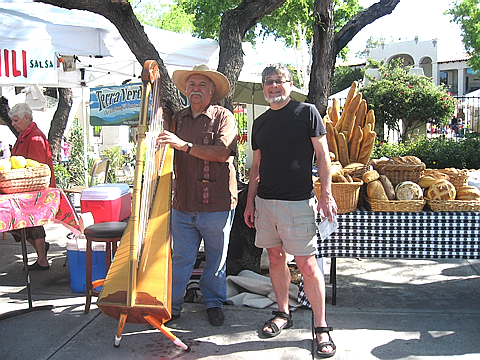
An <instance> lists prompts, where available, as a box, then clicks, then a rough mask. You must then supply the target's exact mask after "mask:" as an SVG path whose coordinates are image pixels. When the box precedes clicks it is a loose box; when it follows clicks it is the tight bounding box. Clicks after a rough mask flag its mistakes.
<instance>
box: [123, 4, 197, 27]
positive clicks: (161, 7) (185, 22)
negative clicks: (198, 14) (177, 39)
mask: <svg viewBox="0 0 480 360" xmlns="http://www.w3.org/2000/svg"><path fill="white" fill-rule="evenodd" d="M130 2H131V1H130ZM140 4H141V3H140ZM135 14H136V15H137V17H138V19H139V20H140V21H141V22H142V23H144V24H147V25H151V26H155V27H157V28H160V29H164V30H169V31H173V32H176V33H191V32H193V21H194V20H195V16H194V15H193V14H186V13H185V10H184V9H183V8H182V7H180V6H176V5H174V4H172V2H171V1H165V0H163V1H158V2H148V3H145V4H142V5H141V6H136V7H135Z"/></svg>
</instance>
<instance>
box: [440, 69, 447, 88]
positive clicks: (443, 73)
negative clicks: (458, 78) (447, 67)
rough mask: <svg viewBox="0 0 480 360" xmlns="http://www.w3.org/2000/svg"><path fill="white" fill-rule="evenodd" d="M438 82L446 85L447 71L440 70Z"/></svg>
mask: <svg viewBox="0 0 480 360" xmlns="http://www.w3.org/2000/svg"><path fill="white" fill-rule="evenodd" d="M440 84H444V85H448V72H446V71H440Z"/></svg>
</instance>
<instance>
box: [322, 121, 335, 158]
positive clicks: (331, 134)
mask: <svg viewBox="0 0 480 360" xmlns="http://www.w3.org/2000/svg"><path fill="white" fill-rule="evenodd" d="M325 128H326V130H327V144H328V151H330V152H332V153H334V154H335V159H336V160H338V147H337V140H336V139H335V129H334V126H333V122H331V121H327V123H326V124H325Z"/></svg>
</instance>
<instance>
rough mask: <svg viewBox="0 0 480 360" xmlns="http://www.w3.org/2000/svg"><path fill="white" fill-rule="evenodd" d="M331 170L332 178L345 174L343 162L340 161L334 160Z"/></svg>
mask: <svg viewBox="0 0 480 360" xmlns="http://www.w3.org/2000/svg"><path fill="white" fill-rule="evenodd" d="M330 169H331V170H330V171H331V173H332V178H333V177H334V176H337V175H343V168H342V164H340V162H338V161H334V162H332V165H331V166H330Z"/></svg>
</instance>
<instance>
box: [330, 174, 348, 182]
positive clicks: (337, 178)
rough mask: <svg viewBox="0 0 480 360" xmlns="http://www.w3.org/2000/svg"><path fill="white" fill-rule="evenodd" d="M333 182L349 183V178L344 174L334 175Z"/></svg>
mask: <svg viewBox="0 0 480 360" xmlns="http://www.w3.org/2000/svg"><path fill="white" fill-rule="evenodd" d="M332 182H337V183H347V182H348V180H347V178H346V177H345V176H343V175H333V176H332Z"/></svg>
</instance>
